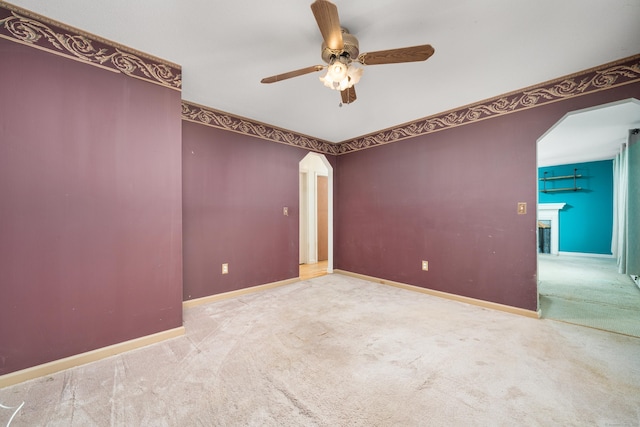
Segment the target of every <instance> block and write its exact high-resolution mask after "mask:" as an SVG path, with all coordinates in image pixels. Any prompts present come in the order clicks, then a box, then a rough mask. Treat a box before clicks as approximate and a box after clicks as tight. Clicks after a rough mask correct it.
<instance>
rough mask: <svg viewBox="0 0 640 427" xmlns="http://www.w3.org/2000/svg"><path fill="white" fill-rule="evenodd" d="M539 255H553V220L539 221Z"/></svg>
mask: <svg viewBox="0 0 640 427" xmlns="http://www.w3.org/2000/svg"><path fill="white" fill-rule="evenodd" d="M538 253H540V254H550V253H551V220H544V219H543V220H540V221H538Z"/></svg>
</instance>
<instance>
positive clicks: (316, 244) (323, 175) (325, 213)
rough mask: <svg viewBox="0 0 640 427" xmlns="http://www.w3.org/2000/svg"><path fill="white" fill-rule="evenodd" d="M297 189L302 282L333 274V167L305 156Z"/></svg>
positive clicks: (314, 156)
mask: <svg viewBox="0 0 640 427" xmlns="http://www.w3.org/2000/svg"><path fill="white" fill-rule="evenodd" d="M299 189H300V252H299V264H300V265H301V270H300V271H301V278H303V279H304V278H308V277H315V276H319V275H322V274H326V273H331V272H333V167H331V164H330V163H329V161H328V160H327V158H326V157H325V156H324V155H322V154H318V153H309V154H307V155H306V156H305V157H304V158H303V159H302V160H301V161H300V168H299ZM303 273H304V274H303Z"/></svg>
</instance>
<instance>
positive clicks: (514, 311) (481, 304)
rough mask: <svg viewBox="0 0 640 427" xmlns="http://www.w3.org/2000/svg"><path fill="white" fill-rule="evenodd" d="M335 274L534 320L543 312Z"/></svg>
mask: <svg viewBox="0 0 640 427" xmlns="http://www.w3.org/2000/svg"><path fill="white" fill-rule="evenodd" d="M333 273H334V274H342V275H343V276H349V277H355V278H357V279H362V280H367V281H369V282H375V283H380V284H381V285H389V286H394V287H396V288H400V289H406V290H408V291H413V292H420V293H423V294H427V295H431V296H435V297H439V298H445V299H448V300H453V301H458V302H461V303H465V304H471V305H475V306H478V307H483V308H489V309H491V310H497V311H503V312H506V313H511V314H517V315H519V316H525V317H531V318H533V319H540V318H541V316H542V312H541V311H540V310H537V311H533V310H527V309H526V308H520V307H513V306H511V305H505V304H500V303H497V302H491V301H485V300H481V299H476V298H471V297H465V296H462V295H456V294H450V293H448V292H442V291H436V290H434V289H429V288H422V287H420V286H415V285H408V284H406V283H401V282H394V281H393V280H386V279H380V278H377V277H373V276H367V275H366V274H360V273H352V272H350V271H346V270H339V269H336V270H334V272H333Z"/></svg>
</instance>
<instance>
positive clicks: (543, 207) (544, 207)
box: [538, 203, 566, 255]
mask: <svg viewBox="0 0 640 427" xmlns="http://www.w3.org/2000/svg"><path fill="white" fill-rule="evenodd" d="M565 205H566V203H538V221H551V244H550V252H551V254H552V255H558V236H559V229H560V221H559V216H560V211H561V210H562V208H564V206H565Z"/></svg>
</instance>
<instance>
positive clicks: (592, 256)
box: [558, 251, 614, 258]
mask: <svg viewBox="0 0 640 427" xmlns="http://www.w3.org/2000/svg"><path fill="white" fill-rule="evenodd" d="M558 255H563V256H579V257H588V258H614V256H613V255H610V254H590V253H588V252H565V251H559V252H558Z"/></svg>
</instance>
